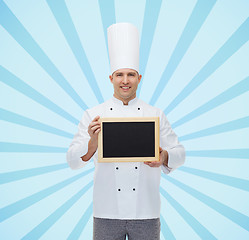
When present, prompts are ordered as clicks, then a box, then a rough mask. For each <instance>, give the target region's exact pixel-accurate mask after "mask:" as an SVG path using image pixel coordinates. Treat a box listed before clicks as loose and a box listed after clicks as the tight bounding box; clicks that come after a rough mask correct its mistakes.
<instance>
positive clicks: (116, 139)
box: [98, 117, 159, 162]
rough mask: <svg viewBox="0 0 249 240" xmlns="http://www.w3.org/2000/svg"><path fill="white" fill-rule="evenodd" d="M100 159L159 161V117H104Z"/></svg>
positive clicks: (99, 141) (100, 134)
mask: <svg viewBox="0 0 249 240" xmlns="http://www.w3.org/2000/svg"><path fill="white" fill-rule="evenodd" d="M100 122H101V131H100V133H99V139H98V160H99V162H135V161H159V118H158V117H150V118H149V117H146V118H143V117H141V118H102V119H100Z"/></svg>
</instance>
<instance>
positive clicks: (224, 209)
mask: <svg viewBox="0 0 249 240" xmlns="http://www.w3.org/2000/svg"><path fill="white" fill-rule="evenodd" d="M162 176H163V177H164V178H165V179H166V180H168V181H170V182H171V183H173V184H174V185H176V186H177V187H179V188H181V189H182V190H184V191H185V192H187V193H188V194H190V195H191V196H193V197H195V198H196V199H198V200H199V201H201V202H203V203H204V204H206V205H207V206H208V207H211V208H213V209H214V210H215V211H217V212H218V213H220V214H221V215H223V216H225V217H227V218H228V219H229V220H231V221H232V222H234V223H236V224H238V225H239V226H241V227H242V228H244V229H246V230H247V231H249V224H248V223H249V217H248V216H246V215H244V214H242V213H240V212H238V211H236V210H234V209H232V208H230V207H228V206H226V205H224V204H223V203H220V202H218V201H216V200H215V199H213V198H211V197H208V196H207V195H205V194H203V193H201V192H199V191H197V190H195V189H193V188H191V187H189V186H187V185H185V184H183V183H181V182H180V181H178V180H176V179H174V178H171V177H169V176H165V174H164V175H162ZM206 239H207V238H206Z"/></svg>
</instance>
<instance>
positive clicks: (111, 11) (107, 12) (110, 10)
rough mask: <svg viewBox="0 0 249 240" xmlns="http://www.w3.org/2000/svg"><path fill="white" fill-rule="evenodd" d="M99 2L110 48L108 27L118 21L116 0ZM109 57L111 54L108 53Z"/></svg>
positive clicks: (100, 0)
mask: <svg viewBox="0 0 249 240" xmlns="http://www.w3.org/2000/svg"><path fill="white" fill-rule="evenodd" d="M98 2H99V9H100V14H101V19H102V24H103V32H104V34H105V43H106V49H108V41H107V28H108V27H109V26H110V25H112V24H114V23H116V15H115V4H114V0H105V1H103V0H98ZM107 56H108V58H109V54H108V53H107Z"/></svg>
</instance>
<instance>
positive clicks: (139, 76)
mask: <svg viewBox="0 0 249 240" xmlns="http://www.w3.org/2000/svg"><path fill="white" fill-rule="evenodd" d="M141 79H142V75H141V74H140V75H138V83H140V81H141Z"/></svg>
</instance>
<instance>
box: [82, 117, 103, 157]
mask: <svg viewBox="0 0 249 240" xmlns="http://www.w3.org/2000/svg"><path fill="white" fill-rule="evenodd" d="M99 119H100V116H97V117H95V118H94V119H93V120H92V122H91V123H90V124H89V126H88V133H89V135H90V137H91V138H90V140H89V142H88V152H87V154H86V155H84V156H83V157H81V158H82V160H83V161H88V160H89V159H90V158H91V157H92V156H93V154H94V153H95V152H96V150H97V148H98V133H99V132H100V122H99Z"/></svg>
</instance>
